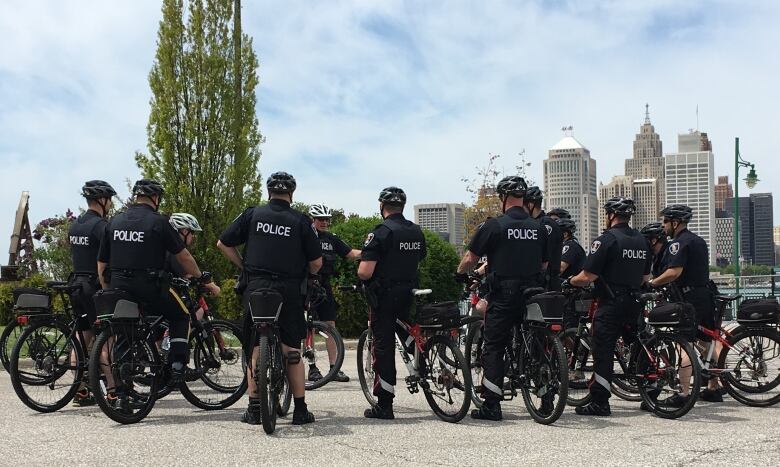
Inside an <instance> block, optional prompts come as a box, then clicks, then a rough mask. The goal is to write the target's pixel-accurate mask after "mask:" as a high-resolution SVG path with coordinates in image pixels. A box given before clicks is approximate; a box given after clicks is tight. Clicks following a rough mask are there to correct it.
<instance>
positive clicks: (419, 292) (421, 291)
mask: <svg viewBox="0 0 780 467" xmlns="http://www.w3.org/2000/svg"><path fill="white" fill-rule="evenodd" d="M430 293H433V290H431V289H412V295H414V296H415V297H418V296H420V295H428V294H430Z"/></svg>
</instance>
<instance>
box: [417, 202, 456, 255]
mask: <svg viewBox="0 0 780 467" xmlns="http://www.w3.org/2000/svg"><path fill="white" fill-rule="evenodd" d="M464 209H465V207H464V206H463V205H462V204H455V203H438V204H416V205H415V206H414V222H415V223H416V224H418V225H419V226H420V227H422V228H424V229H428V230H430V231H432V232H437V233H439V234H441V235H442V236H443V237H446V239H447V241H448V242H450V243H451V244H452V245H455V247H456V248H458V251H461V250H462V248H463V236H464V234H465V226H464V222H463V211H464Z"/></svg>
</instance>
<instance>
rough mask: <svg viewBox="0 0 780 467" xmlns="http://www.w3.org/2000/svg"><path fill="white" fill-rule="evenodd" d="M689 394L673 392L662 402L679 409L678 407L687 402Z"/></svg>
mask: <svg viewBox="0 0 780 467" xmlns="http://www.w3.org/2000/svg"><path fill="white" fill-rule="evenodd" d="M690 397H691V396H683V395H680V394H675V395H673V396H672V397H669V398H668V399H666V401H664V402H663V405H668V406H669V407H674V408H677V409H679V408H680V407H682V406H684V405H685V403H686V402H688V399H689V398H690Z"/></svg>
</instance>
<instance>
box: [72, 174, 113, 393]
mask: <svg viewBox="0 0 780 467" xmlns="http://www.w3.org/2000/svg"><path fill="white" fill-rule="evenodd" d="M114 195H116V191H114V188H113V187H112V186H111V185H109V184H108V183H106V182H104V181H103V180H90V181H88V182H86V183H84V186H83V187H82V188H81V196H83V197H84V198H86V200H87V208H88V209H87V211H86V212H85V213H84V214H82V215H80V216H79V217H78V219H76V220H75V221H73V222H71V224H70V227H68V241H69V243H70V257H71V260H72V261H73V272H72V273H71V275H70V277H69V278H68V285H70V286H75V285H79V286H81V288H80V289H78V290H76V291H75V292H73V293H72V295H71V303H72V304H73V311H74V314H75V315H76V330H77V331H79V332H78V333H76V336H77V337H78V338H79V339H84V341H85V344H86V347H87V348H90V347H91V346H92V341H94V339H95V333H94V331H93V330H92V324H93V323H94V322H95V319H97V313H96V312H95V304H94V303H93V302H92V296H93V295H95V292H97V291H98V290H100V281H99V280H98V274H97V260H98V251H99V250H100V244H101V243H102V242H103V236H104V234H105V232H106V224H107V221H106V216H108V211H109V210H110V209H111V198H112V197H113V196H114ZM94 403H95V400H94V399H93V398H92V396H90V394H89V389H88V388H87V386H86V385H82V387H80V388H79V390H78V392H77V393H76V395H75V396H74V398H73V405H77V406H85V405H91V404H94Z"/></svg>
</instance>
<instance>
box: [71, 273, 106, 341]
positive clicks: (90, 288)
mask: <svg viewBox="0 0 780 467" xmlns="http://www.w3.org/2000/svg"><path fill="white" fill-rule="evenodd" d="M68 285H70V286H73V285H79V286H81V288H80V289H78V290H75V291H73V292H72V293H71V295H70V300H71V304H72V305H73V314H74V316H76V330H77V331H89V330H91V329H92V325H93V324H94V323H95V320H96V319H97V312H96V311H95V303H94V302H93V301H92V296H93V295H95V293H96V292H97V291H98V290H100V283H99V282H98V280H97V276H94V275H92V274H71V275H70V277H69V278H68Z"/></svg>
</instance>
